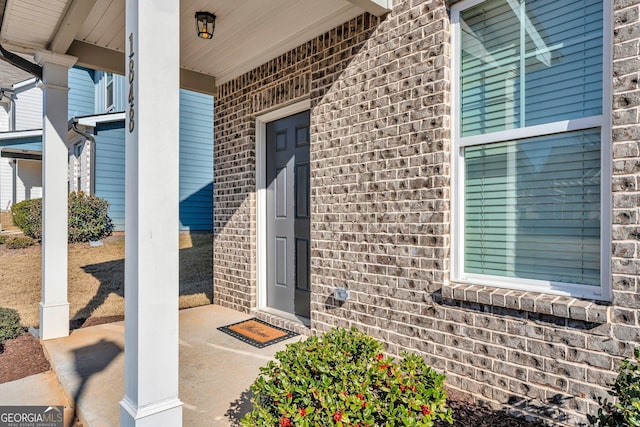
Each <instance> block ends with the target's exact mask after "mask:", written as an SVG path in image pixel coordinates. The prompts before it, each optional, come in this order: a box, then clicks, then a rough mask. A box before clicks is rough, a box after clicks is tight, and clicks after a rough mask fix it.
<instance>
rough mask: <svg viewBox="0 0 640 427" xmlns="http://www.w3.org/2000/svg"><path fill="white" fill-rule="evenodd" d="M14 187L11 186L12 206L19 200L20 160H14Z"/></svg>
mask: <svg viewBox="0 0 640 427" xmlns="http://www.w3.org/2000/svg"><path fill="white" fill-rule="evenodd" d="M12 173H13V176H12V177H11V178H12V180H13V185H12V186H11V206H13V205H15V204H16V201H17V200H18V159H13V171H12Z"/></svg>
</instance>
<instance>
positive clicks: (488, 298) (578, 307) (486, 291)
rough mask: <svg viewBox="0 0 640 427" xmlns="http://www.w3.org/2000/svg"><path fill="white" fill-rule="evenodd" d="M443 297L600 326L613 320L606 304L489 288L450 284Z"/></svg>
mask: <svg viewBox="0 0 640 427" xmlns="http://www.w3.org/2000/svg"><path fill="white" fill-rule="evenodd" d="M442 297H443V298H447V299H453V300H458V301H466V302H473V303H478V304H485V305H492V306H496V307H505V308H510V309H514V310H522V311H528V312H532V313H539V314H548V315H552V316H557V317H563V318H567V319H572V320H581V321H585V322H592V323H600V324H602V323H607V322H608V321H609V317H610V316H609V311H610V310H609V308H610V306H609V305H607V304H603V303H598V302H595V301H589V300H583V299H579V298H573V297H567V296H561V295H549V294H543V293H539V292H524V291H517V290H511V289H504V288H494V287H490V286H480V285H468V284H461V283H450V284H448V285H445V286H443V287H442Z"/></svg>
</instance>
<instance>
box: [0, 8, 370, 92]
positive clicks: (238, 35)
mask: <svg viewBox="0 0 640 427" xmlns="http://www.w3.org/2000/svg"><path fill="white" fill-rule="evenodd" d="M70 3H71V0H47V1H46V2H43V1H41V0H6V8H5V13H4V19H3V21H2V27H1V29H0V42H1V43H3V44H7V45H8V47H10V48H13V49H14V50H18V51H23V52H29V51H33V50H35V49H47V48H48V47H49V45H50V43H51V41H52V39H53V37H54V35H55V33H56V30H57V26H58V25H59V23H60V22H61V21H62V18H63V17H64V14H65V12H66V10H67V9H68V8H69V5H70ZM180 9H181V18H180V25H181V29H180V40H181V52H180V58H181V67H182V68H184V69H187V70H192V71H195V72H197V73H202V74H207V75H210V76H214V77H215V78H216V82H217V83H218V84H221V83H224V82H225V81H228V80H230V79H232V78H234V77H236V76H238V75H241V74H242V73H244V72H247V71H249V70H251V69H253V68H255V67H256V66H258V65H261V64H263V63H265V62H266V61H268V60H270V59H272V58H274V57H276V56H278V55H280V54H282V53H284V52H287V51H288V50H290V49H293V48H295V47H296V46H299V45H300V44H302V43H305V42H306V41H308V40H310V39H312V38H314V37H316V36H318V35H320V34H322V33H324V32H326V31H329V30H330V29H332V28H334V27H336V26H337V25H340V24H341V23H343V22H346V21H348V20H349V19H351V18H353V17H355V16H358V15H359V14H361V13H363V9H361V8H360V7H358V6H356V5H354V4H353V3H351V2H350V1H348V0H321V1H320V0H215V1H214V0H181V1H180ZM199 10H204V11H208V12H212V13H214V14H215V15H216V16H217V20H216V30H215V34H214V37H213V39H212V40H202V39H199V38H198V37H197V36H196V34H195V21H194V14H195V12H196V11H199ZM158 31H162V29H161V28H159V29H158ZM75 39H76V40H78V41H81V42H84V43H87V44H89V45H93V46H98V47H102V48H106V49H109V50H112V51H117V52H121V53H123V52H124V51H125V0H97V1H96V4H95V5H94V7H93V9H92V10H91V12H90V13H89V15H88V16H87V18H86V20H85V21H84V23H83V24H82V26H81V27H80V30H79V31H78V33H77V35H76V36H75Z"/></svg>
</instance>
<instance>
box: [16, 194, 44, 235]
mask: <svg viewBox="0 0 640 427" xmlns="http://www.w3.org/2000/svg"><path fill="white" fill-rule="evenodd" d="M11 218H12V220H13V224H14V225H15V226H16V227H18V228H19V229H20V230H22V232H23V233H24V234H26V235H27V236H29V237H33V238H34V239H36V240H40V239H42V219H41V218H42V199H31V200H24V201H22V202H20V203H16V204H15V205H13V206H11Z"/></svg>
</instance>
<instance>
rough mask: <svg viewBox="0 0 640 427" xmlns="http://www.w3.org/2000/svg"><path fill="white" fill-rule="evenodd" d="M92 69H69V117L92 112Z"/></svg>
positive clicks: (93, 103) (88, 114)
mask: <svg viewBox="0 0 640 427" xmlns="http://www.w3.org/2000/svg"><path fill="white" fill-rule="evenodd" d="M93 74H94V71H93V70H89V69H88V68H82V67H73V68H71V69H70V70H69V118H71V117H76V116H90V115H92V114H94V105H95V102H94V99H93V98H94V95H95V88H94V82H93Z"/></svg>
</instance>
